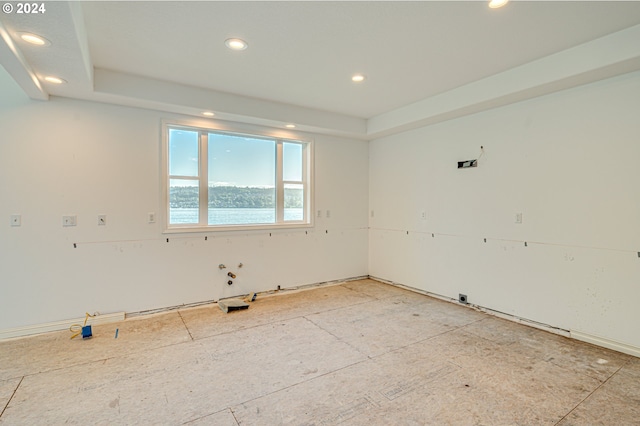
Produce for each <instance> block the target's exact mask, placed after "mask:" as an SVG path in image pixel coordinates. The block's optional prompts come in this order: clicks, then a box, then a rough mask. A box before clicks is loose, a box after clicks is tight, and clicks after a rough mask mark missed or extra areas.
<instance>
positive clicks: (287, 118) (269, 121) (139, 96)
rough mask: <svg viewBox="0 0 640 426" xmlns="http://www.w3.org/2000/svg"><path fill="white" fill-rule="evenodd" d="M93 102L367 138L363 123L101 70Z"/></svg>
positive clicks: (336, 114)
mask: <svg viewBox="0 0 640 426" xmlns="http://www.w3.org/2000/svg"><path fill="white" fill-rule="evenodd" d="M91 98H94V99H97V100H100V101H102V102H111V103H118V104H121V105H128V106H134V107H140V108H149V109H157V110H162V111H169V112H174V113H178V114H186V115H195V116H201V114H202V112H203V111H213V112H215V114H216V115H215V118H216V119H220V120H233V121H242V122H247V123H250V124H260V125H266V126H271V127H280V128H281V127H282V126H283V125H285V124H286V123H296V128H297V129H298V130H302V131H309V132H318V133H325V134H333V135H336V136H346V137H357V138H363V137H364V136H365V135H366V120H365V119H363V118H357V117H350V116H346V115H342V114H338V113H333V112H327V111H320V110H316V109H312V108H305V107H300V106H294V105H288V104H283V103H278V102H273V101H265V100H261V99H254V98H249V97H245V96H240V95H234V94H230V93H223V92H219V91H215V90H210V89H203V88H199V87H192V86H186V85H182V84H177V83H171V82H166V81H160V80H155V79H150V78H146V77H139V76H134V75H130V74H124V73H119V72H114V71H109V70H102V69H96V70H94V93H93V96H92V97H91Z"/></svg>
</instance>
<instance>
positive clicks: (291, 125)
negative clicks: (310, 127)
mask: <svg viewBox="0 0 640 426" xmlns="http://www.w3.org/2000/svg"><path fill="white" fill-rule="evenodd" d="M284 127H286V128H287V129H295V128H296V125H295V124H285V126H284Z"/></svg>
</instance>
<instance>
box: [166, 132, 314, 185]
mask: <svg viewBox="0 0 640 426" xmlns="http://www.w3.org/2000/svg"><path fill="white" fill-rule="evenodd" d="M169 134H170V148H169V149H170V158H171V164H170V166H169V173H170V174H171V175H182V176H194V177H196V176H197V174H198V132H196V131H188V130H177V129H170V130H169ZM275 152H276V148H275V141H274V140H269V139H259V138H252V137H247V136H232V135H225V134H215V133H210V134H209V166H208V167H209V179H208V181H209V185H210V186H211V185H232V186H243V187H244V186H251V187H273V186H275V163H276V160H275V159H276V154H275ZM301 155H302V147H301V145H299V144H295V143H285V144H284V152H283V157H284V159H283V160H284V161H283V162H284V179H285V180H298V179H300V178H301V175H302V162H301ZM184 183H185V184H188V183H189V181H185V182H184Z"/></svg>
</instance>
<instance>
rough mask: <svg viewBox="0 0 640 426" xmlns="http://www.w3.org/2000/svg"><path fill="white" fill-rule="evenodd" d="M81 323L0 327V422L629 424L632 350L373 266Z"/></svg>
mask: <svg viewBox="0 0 640 426" xmlns="http://www.w3.org/2000/svg"><path fill="white" fill-rule="evenodd" d="M116 329H118V337H117V338H115V331H116ZM93 334H94V337H93V338H92V339H89V340H84V341H83V340H78V339H74V340H69V336H70V333H69V332H57V333H49V334H45V335H40V336H35V337H30V338H22V339H16V340H10V341H5V342H0V412H1V415H0V424H3V425H5V424H6V425H34V424H66V423H70V424H99V425H117V424H171V425H178V424H190V425H199V424H202V425H281V424H293V425H332V424H349V425H426V424H429V425H440V424H453V425H457V424H461V425H467V424H468V425H479V424H482V425H502V424H505V425H512V424H523V425H543V424H549V425H556V424H558V425H596V424H605V425H630V424H640V359H638V358H635V357H632V356H628V355H624V354H621V353H618V352H613V351H609V350H607V349H602V348H599V347H596V346H592V345H589V344H585V343H581V342H577V341H574V340H570V339H567V338H564V337H561V336H558V335H554V334H550V333H546V332H544V331H540V330H537V329H533V328H529V327H526V326H523V325H518V324H515V323H512V322H509V321H505V320H501V319H498V318H496V317H492V316H489V315H486V314H483V313H480V312H477V311H474V310H472V309H469V308H466V307H462V306H457V305H455V304H452V303H447V302H443V301H440V300H436V299H433V298H430V297H427V296H423V295H420V294H416V293H413V292H409V291H406V290H403V289H400V288H397V287H394V286H390V285H387V284H382V283H379V282H376V281H372V280H362V281H351V282H346V283H343V284H341V285H335V286H329V287H320V288H314V289H310V290H306V291H302V292H297V293H281V294H279V295H277V296H273V297H262V298H260V297H259V298H258V299H257V300H256V301H255V302H253V303H252V304H251V307H250V308H249V309H248V310H244V311H237V312H233V313H229V314H224V313H223V312H222V311H221V310H220V309H219V308H218V307H217V306H216V305H207V306H203V307H198V308H190V309H184V310H180V311H171V312H168V313H164V314H158V315H154V316H149V317H140V318H134V319H128V320H126V321H124V322H121V323H116V324H108V325H97V326H94V327H93Z"/></svg>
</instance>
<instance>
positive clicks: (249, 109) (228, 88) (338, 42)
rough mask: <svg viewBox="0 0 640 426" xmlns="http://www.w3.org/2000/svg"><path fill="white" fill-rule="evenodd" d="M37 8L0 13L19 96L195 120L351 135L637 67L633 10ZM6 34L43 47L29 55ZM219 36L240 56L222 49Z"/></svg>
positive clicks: (572, 5) (636, 6)
mask: <svg viewBox="0 0 640 426" xmlns="http://www.w3.org/2000/svg"><path fill="white" fill-rule="evenodd" d="M45 5H46V11H45V12H44V13H40V14H30V15H25V14H22V15H20V14H17V13H15V11H14V12H13V13H9V14H8V13H3V14H1V15H0V35H1V36H2V41H0V45H1V46H0V64H1V65H2V66H3V67H4V68H5V69H6V70H7V71H8V72H9V73H10V74H11V75H12V77H13V78H14V79H15V80H16V82H18V84H20V86H22V87H23V89H24V90H25V92H27V94H29V96H31V97H32V98H34V99H41V100H46V99H48V97H49V96H50V95H52V96H63V97H70V98H77V99H87V100H93V101H98V102H109V103H115V104H120V105H129V106H134V107H142V108H152V109H158V110H162V111H169V112H176V113H181V114H188V115H196V116H200V115H201V113H202V111H205V110H207V111H213V112H215V114H216V118H217V119H222V120H234V121H241V122H247V123H254V124H262V125H268V126H272V127H283V126H284V125H285V124H287V123H293V124H295V125H296V126H297V127H298V129H301V130H308V131H314V132H321V133H328V134H336V135H343V136H349V137H355V138H361V139H372V138H376V137H381V136H385V135H388V134H393V133H396V132H399V131H402V130H406V129H409V128H413V127H417V126H421V125H425V124H430V123H435V122H439V121H443V120H447V119H450V118H454V117H458V116H461V115H465V114H469V113H473V112H477V111H482V110H485V109H488V108H494V107H497V106H501V105H505V104H508V103H512V102H517V101H520V100H524V99H528V98H531V97H534V96H540V95H543V94H546V93H551V92H553V91H557V90H561V89H564V88H569V87H574V86H576V85H580V84H585V83H588V82H592V81H596V80H599V79H602V78H607V77H611V76H614V75H619V74H622V73H627V72H632V71H636V70H640V2H637V1H625V2H612V1H603V2H598V1H584V2H583V1H568V2H554V1H533V2H528V1H511V2H510V3H508V4H507V5H506V6H505V7H503V8H501V9H490V8H489V7H488V6H487V3H486V2H485V1H470V2H464V1H440V2H438V1H409V2H400V1H392V2H384V1H353V2H347V1H337V2H332V1H317V2H315V1H284V2H272V1H257V2H248V1H209V2H205V1H181V2H172V1H155V2H154V1H141V2H129V1H126V2H125V1H112V2H100V1H85V2H82V1H75V2H46V3H45ZM20 31H24V32H32V33H35V34H38V35H41V36H43V37H45V38H46V39H48V40H49V41H51V45H50V46H47V47H35V46H31V45H28V44H26V43H25V42H23V41H22V40H21V39H20V38H19V37H18V35H17V32H20ZM230 37H238V38H242V39H244V40H245V41H247V43H248V45H249V47H248V48H247V49H246V50H243V51H231V50H229V49H228V48H227V47H226V46H225V44H224V42H225V40H226V39H228V38H230ZM354 73H362V74H364V75H365V76H366V79H365V81H364V82H362V83H353V82H352V81H351V76H352V75H353V74H354ZM45 75H56V76H59V77H61V78H63V79H65V80H66V81H67V83H66V84H62V85H53V84H50V83H46V82H43V80H42V79H43V77H44V76H45Z"/></svg>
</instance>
